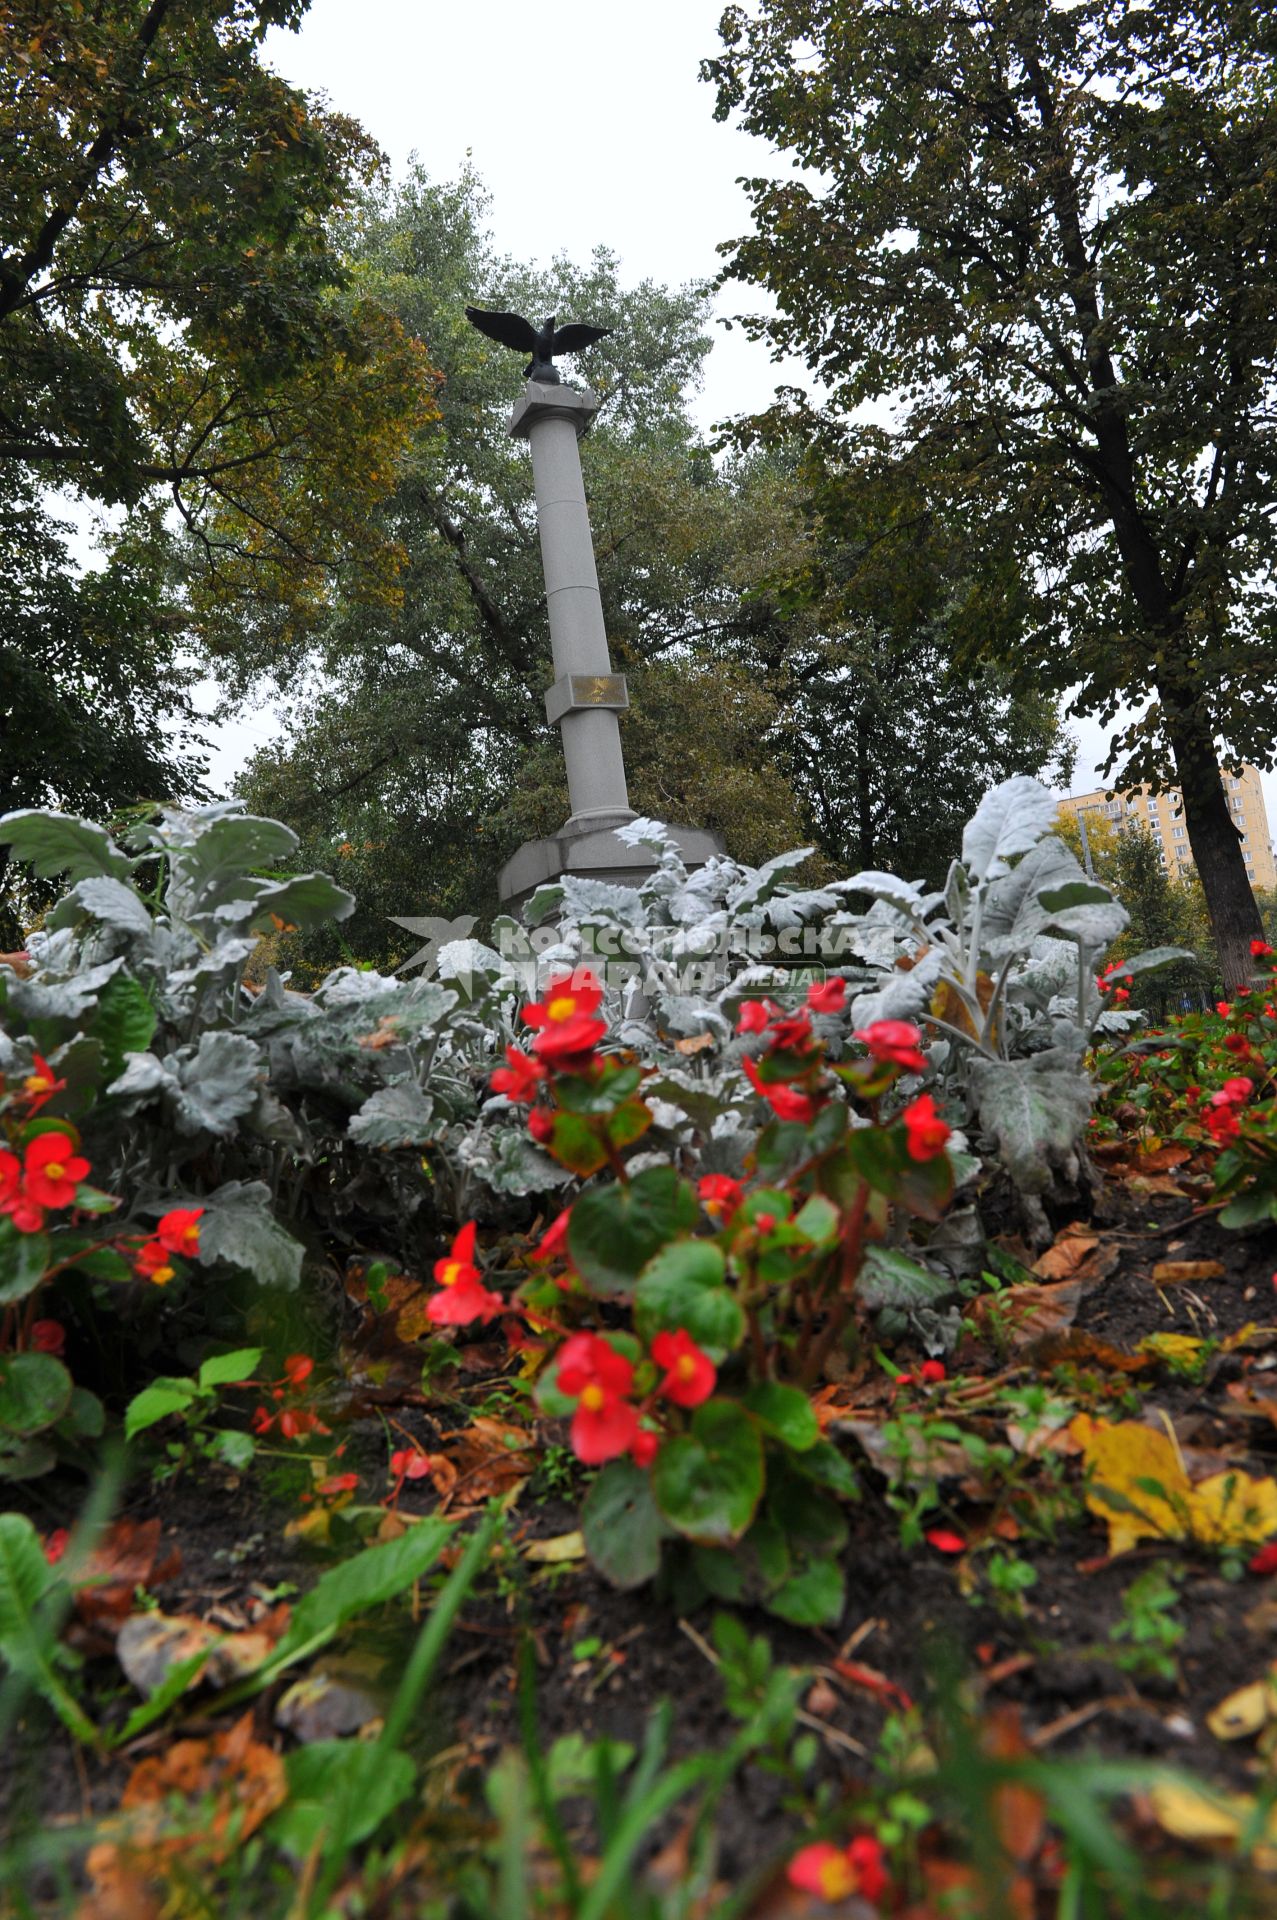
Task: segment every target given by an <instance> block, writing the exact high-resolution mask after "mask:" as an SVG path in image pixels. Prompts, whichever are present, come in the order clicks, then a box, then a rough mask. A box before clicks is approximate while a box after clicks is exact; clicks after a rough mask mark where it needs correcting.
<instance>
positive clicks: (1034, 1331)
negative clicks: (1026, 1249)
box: [971, 1279, 1085, 1353]
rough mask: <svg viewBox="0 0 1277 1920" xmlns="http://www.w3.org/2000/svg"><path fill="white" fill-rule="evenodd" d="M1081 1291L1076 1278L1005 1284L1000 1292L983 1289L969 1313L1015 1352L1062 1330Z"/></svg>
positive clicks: (1069, 1321) (1072, 1314)
mask: <svg viewBox="0 0 1277 1920" xmlns="http://www.w3.org/2000/svg"><path fill="white" fill-rule="evenodd" d="M1084 1291H1085V1288H1084V1286H1083V1283H1082V1281H1081V1280H1080V1279H1075V1280H1062V1281H1059V1282H1057V1284H1056V1285H1055V1286H1052V1287H1034V1286H1023V1287H1005V1288H1004V1289H1003V1291H1002V1292H1001V1293H986V1294H983V1295H982V1296H981V1297H980V1299H978V1300H976V1301H974V1302H973V1303H972V1306H971V1317H972V1319H973V1320H975V1321H976V1323H977V1325H978V1326H980V1327H981V1329H982V1330H983V1331H984V1332H985V1333H987V1334H989V1335H990V1336H991V1337H995V1338H996V1339H997V1340H998V1341H999V1342H1005V1343H1006V1344H1007V1345H1008V1346H1009V1347H1010V1349H1011V1351H1012V1352H1013V1353H1018V1352H1020V1351H1021V1349H1022V1348H1024V1347H1031V1346H1033V1345H1035V1344H1036V1342H1037V1341H1039V1340H1046V1339H1051V1338H1053V1337H1054V1336H1056V1335H1058V1334H1061V1333H1064V1332H1066V1331H1067V1330H1068V1328H1069V1327H1071V1326H1072V1325H1073V1319H1074V1315H1075V1314H1076V1313H1077V1310H1078V1306H1079V1303H1080V1302H1081V1299H1082V1294H1083V1292H1084Z"/></svg>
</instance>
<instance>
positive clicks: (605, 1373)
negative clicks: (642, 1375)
mask: <svg viewBox="0 0 1277 1920" xmlns="http://www.w3.org/2000/svg"><path fill="white" fill-rule="evenodd" d="M633 1383H634V1368H633V1367H632V1366H631V1364H630V1362H629V1361H628V1360H627V1359H626V1358H625V1355H624V1354H623V1353H618V1352H617V1351H616V1348H615V1347H614V1346H612V1344H611V1342H610V1341H608V1340H604V1339H603V1338H602V1336H601V1335H599V1334H597V1333H577V1334H573V1336H572V1338H571V1339H570V1340H568V1341H566V1342H565V1344H564V1347H563V1351H562V1353H561V1354H560V1356H559V1366H558V1373H557V1384H558V1387H559V1391H560V1392H561V1393H564V1394H567V1395H568V1396H569V1397H570V1398H572V1399H575V1401H576V1412H575V1413H574V1414H573V1416H572V1428H571V1441H572V1451H573V1452H574V1453H575V1455H576V1457H577V1459H578V1460H580V1461H582V1462H583V1463H584V1464H585V1465H586V1466H587V1467H597V1466H601V1465H602V1464H603V1462H604V1461H605V1460H616V1459H619V1457H620V1456H621V1454H623V1453H629V1451H630V1450H631V1448H632V1447H633V1446H634V1444H635V1441H636V1439H637V1437H638V1434H639V1431H640V1429H639V1418H638V1412H637V1409H636V1408H634V1407H632V1406H631V1405H630V1403H629V1401H628V1400H626V1399H625V1398H624V1396H625V1395H626V1394H627V1393H628V1392H629V1390H630V1388H631V1386H632V1385H633Z"/></svg>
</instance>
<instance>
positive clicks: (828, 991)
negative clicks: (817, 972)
mask: <svg viewBox="0 0 1277 1920" xmlns="http://www.w3.org/2000/svg"><path fill="white" fill-rule="evenodd" d="M846 1004H847V982H846V981H845V980H844V979H843V977H842V975H841V974H835V975H834V977H833V978H832V979H831V980H813V981H812V983H811V985H810V986H809V987H808V989H807V1005H808V1006H809V1007H810V1008H811V1010H812V1012H813V1013H841V1012H842V1010H843V1008H844V1007H845V1006H846Z"/></svg>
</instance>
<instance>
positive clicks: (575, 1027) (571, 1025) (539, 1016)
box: [523, 967, 607, 1064]
mask: <svg viewBox="0 0 1277 1920" xmlns="http://www.w3.org/2000/svg"><path fill="white" fill-rule="evenodd" d="M602 998H603V989H602V987H601V986H600V985H599V983H598V981H597V980H596V979H595V977H594V975H593V974H592V973H590V972H589V971H588V970H587V969H586V968H584V967H578V969H577V970H576V972H575V973H561V974H556V975H555V976H554V977H553V979H552V980H551V981H550V984H549V986H548V987H547V988H546V990H545V997H544V999H542V1000H535V1001H533V1003H532V1005H531V1006H528V1007H525V1008H524V1009H523V1018H524V1022H525V1024H526V1025H527V1026H529V1027H535V1028H536V1029H537V1037H536V1039H535V1040H534V1041H533V1042H532V1051H533V1053H535V1055H536V1056H537V1059H538V1060H543V1061H548V1062H550V1063H551V1064H558V1063H560V1062H563V1061H566V1060H571V1059H572V1058H573V1057H574V1056H576V1055H578V1054H583V1053H590V1052H591V1051H592V1050H593V1049H594V1048H595V1047H596V1046H597V1045H598V1043H599V1041H600V1040H601V1039H602V1038H603V1036H604V1034H605V1033H606V1032H607V1023H606V1022H605V1021H603V1020H598V1019H596V1018H595V1017H594V1016H595V1011H596V1009H597V1008H598V1005H599V1002H600V1001H601V1000H602Z"/></svg>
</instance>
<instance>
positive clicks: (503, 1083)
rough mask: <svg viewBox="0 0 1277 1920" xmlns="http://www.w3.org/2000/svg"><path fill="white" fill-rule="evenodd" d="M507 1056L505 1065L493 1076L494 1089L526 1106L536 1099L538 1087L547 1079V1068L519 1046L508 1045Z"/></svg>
mask: <svg viewBox="0 0 1277 1920" xmlns="http://www.w3.org/2000/svg"><path fill="white" fill-rule="evenodd" d="M505 1057H506V1064H505V1066H504V1067H498V1068H497V1070H496V1072H495V1073H494V1074H493V1076H492V1082H491V1085H492V1091H493V1093H503V1094H504V1095H505V1097H506V1099H507V1100H514V1101H517V1102H518V1104H519V1105H520V1106H526V1105H527V1104H528V1102H529V1101H532V1100H535V1099H536V1091H537V1087H538V1085H539V1083H540V1082H541V1081H542V1080H544V1079H545V1068H544V1067H542V1066H539V1065H538V1063H537V1062H536V1061H535V1060H533V1059H531V1058H530V1057H529V1056H528V1055H527V1054H526V1053H523V1052H521V1051H520V1049H519V1048H518V1047H507V1048H506V1050H505Z"/></svg>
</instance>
